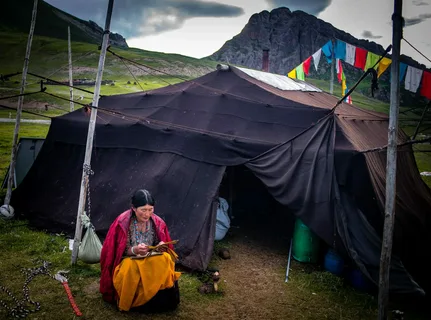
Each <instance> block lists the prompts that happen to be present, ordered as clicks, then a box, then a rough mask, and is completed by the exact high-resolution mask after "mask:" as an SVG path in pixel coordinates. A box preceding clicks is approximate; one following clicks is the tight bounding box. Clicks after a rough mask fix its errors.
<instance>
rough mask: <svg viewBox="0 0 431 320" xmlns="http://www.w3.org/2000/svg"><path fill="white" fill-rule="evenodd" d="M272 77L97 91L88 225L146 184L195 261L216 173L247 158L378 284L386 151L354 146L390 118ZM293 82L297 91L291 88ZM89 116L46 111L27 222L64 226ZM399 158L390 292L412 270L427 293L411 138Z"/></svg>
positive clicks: (373, 141)
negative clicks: (46, 129) (53, 114)
mask: <svg viewBox="0 0 431 320" xmlns="http://www.w3.org/2000/svg"><path fill="white" fill-rule="evenodd" d="M278 77H279V76H274V77H271V76H270V75H269V74H265V76H264V77H263V76H262V75H261V72H257V71H245V70H244V69H239V68H235V67H230V68H228V69H227V70H217V71H214V72H212V73H209V74H207V75H205V76H203V77H200V78H198V79H194V80H191V81H187V82H183V83H179V84H176V85H172V86H168V87H164V88H160V89H157V90H153V91H150V92H140V93H134V94H126V95H116V96H109V97H103V98H102V99H101V100H100V102H99V108H100V109H99V112H98V119H97V125H96V133H95V138H94V146H95V148H94V151H93V158H92V169H93V170H94V172H95V174H94V176H92V177H91V185H90V190H91V219H92V222H93V224H94V225H95V227H96V230H97V231H98V232H99V233H100V234H104V233H106V232H107V230H108V228H109V226H110V224H111V222H112V221H113V220H114V219H115V217H116V216H117V215H118V214H119V213H121V212H122V211H124V210H125V209H127V208H128V206H129V201H130V200H129V199H130V195H131V194H132V192H133V191H134V190H135V189H137V188H147V189H149V190H151V192H152V193H153V194H154V195H155V198H156V199H157V208H156V211H157V213H158V214H160V215H161V216H162V218H164V219H165V220H166V222H167V224H168V226H169V229H170V232H171V233H172V236H173V238H177V239H180V242H179V244H178V246H177V250H178V253H179V254H180V257H181V263H182V264H184V265H186V266H189V267H191V268H196V269H204V268H206V266H207V264H208V262H209V259H210V257H211V253H212V243H213V240H214V232H215V220H216V219H215V214H216V198H217V190H218V187H219V184H220V181H221V179H222V176H223V173H224V171H225V169H226V166H236V165H245V166H246V167H247V168H249V169H250V170H251V171H252V172H253V173H254V174H255V175H256V176H257V177H258V178H259V179H260V180H261V181H262V182H263V183H264V185H265V186H266V187H267V189H268V191H269V192H270V193H271V195H272V196H273V197H274V198H275V199H276V200H277V201H279V202H280V203H281V204H283V205H285V206H287V207H288V208H289V211H290V212H292V213H294V214H295V215H296V216H298V217H300V218H301V219H302V220H303V221H304V222H305V223H306V224H307V225H308V226H309V227H310V228H311V229H312V230H313V231H314V232H315V233H316V234H317V235H319V236H320V237H321V238H322V239H323V240H325V242H327V243H328V244H329V245H332V244H333V243H334V241H335V243H337V246H338V248H339V249H340V250H344V251H345V252H346V253H347V254H348V255H349V256H350V257H351V258H352V259H353V260H354V261H355V262H356V264H357V265H358V267H359V268H361V270H362V271H363V272H364V273H365V274H366V275H368V276H369V277H370V278H371V279H373V280H374V281H376V279H377V278H378V266H379V257H380V248H381V240H380V238H381V226H382V221H383V218H382V217H383V215H382V213H381V212H382V207H383V206H384V188H385V187H384V186H385V185H384V179H385V153H384V152H372V153H365V154H364V153H361V151H362V150H366V149H368V148H371V147H382V146H384V145H386V142H387V116H386V115H384V114H380V113H376V112H372V111H368V110H362V109H360V108H357V107H355V106H353V105H349V104H346V103H342V104H341V105H340V106H339V107H338V108H337V109H336V110H335V112H332V111H331V109H332V108H333V107H334V105H335V104H336V102H337V98H336V97H334V96H332V95H330V94H328V93H325V92H322V91H320V90H316V89H315V87H313V86H311V85H310V86H308V85H307V84H306V83H305V82H301V81H297V80H293V79H288V78H287V77H286V78H285V79H284V80H286V79H287V81H285V86H284V87H283V86H282V85H280V86H279V88H277V87H275V86H274V81H278V80H277V79H278ZM271 78H273V79H272V80H271ZM278 83H280V82H278ZM289 83H290V84H291V85H292V86H290V84H289ZM295 84H299V85H300V87H301V88H302V90H292V89H289V88H291V87H293V86H294V85H295ZM307 88H309V89H307ZM88 121H89V113H88V112H85V111H84V110H77V111H75V112H72V113H69V114H67V115H64V116H61V117H58V118H55V119H53V121H52V124H51V127H50V131H49V133H48V136H47V138H46V141H45V144H44V146H43V148H42V150H41V152H40V154H39V156H38V158H37V159H36V162H35V164H34V166H33V167H32V169H31V170H30V172H29V174H28V175H27V177H26V178H25V180H24V181H23V183H22V184H21V185H20V186H19V188H17V189H16V190H15V191H14V193H13V198H12V205H14V206H15V207H16V209H17V211H18V212H20V213H22V214H23V215H25V216H26V217H27V218H28V219H29V220H30V222H31V223H32V224H33V225H34V226H36V227H39V228H43V229H47V230H50V231H57V232H58V231H63V232H67V233H73V231H74V223H75V219H76V218H75V216H76V210H77V205H78V197H79V188H80V180H81V175H82V163H83V159H84V151H85V150H84V149H85V142H86V137H87V130H88ZM405 139H406V137H404V136H403V135H402V134H400V141H403V140H405ZM399 162H400V164H402V166H401V169H399V175H398V184H399V192H398V199H397V201H398V203H397V224H396V230H395V232H396V233H395V244H394V252H395V256H394V257H393V259H392V265H393V269H392V273H391V290H392V291H397V292H412V291H416V292H419V291H421V289H420V288H419V287H418V285H417V284H416V282H415V281H413V280H412V279H411V277H410V274H411V275H413V277H414V279H415V280H416V281H418V282H419V283H420V285H421V286H422V287H423V288H428V285H429V283H430V282H429V281H430V279H429V276H428V272H427V270H426V268H425V266H423V264H421V263H418V262H417V261H418V260H417V259H419V257H423V256H424V252H423V251H422V250H421V249H420V247H421V245H424V244H429V243H431V242H430V235H429V232H428V231H429V230H430V220H429V214H430V212H431V210H430V209H431V195H430V192H429V189H428V188H427V187H426V185H425V184H424V183H423V181H422V180H421V178H420V176H419V172H418V170H417V167H416V164H415V162H414V158H413V156H412V152H411V149H409V147H408V146H407V147H403V148H401V149H400V152H399ZM414 189H415V190H416V192H412V190H414ZM427 254H430V253H427ZM404 265H405V266H406V267H407V269H408V271H409V273H410V274H409V273H407V272H405V269H404Z"/></svg>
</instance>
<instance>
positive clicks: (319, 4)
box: [266, 0, 332, 16]
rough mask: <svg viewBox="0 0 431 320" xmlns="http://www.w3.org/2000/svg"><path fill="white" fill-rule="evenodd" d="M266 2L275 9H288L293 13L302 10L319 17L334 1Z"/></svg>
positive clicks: (271, 0)
mask: <svg viewBox="0 0 431 320" xmlns="http://www.w3.org/2000/svg"><path fill="white" fill-rule="evenodd" d="M266 2H268V4H269V5H270V6H271V7H273V8H279V7H287V8H289V9H290V10H291V11H295V10H302V11H304V12H307V13H309V14H313V15H316V16H317V15H318V14H319V13H320V12H322V11H323V10H325V9H326V8H327V7H328V6H329V5H330V4H331V2H332V0H266Z"/></svg>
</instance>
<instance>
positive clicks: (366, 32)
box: [361, 30, 383, 39]
mask: <svg viewBox="0 0 431 320" xmlns="http://www.w3.org/2000/svg"><path fill="white" fill-rule="evenodd" d="M361 36H362V37H364V38H367V39H380V38H383V37H382V36H376V35H374V34H373V33H372V32H371V31H369V30H364V31H363V32H362V34H361Z"/></svg>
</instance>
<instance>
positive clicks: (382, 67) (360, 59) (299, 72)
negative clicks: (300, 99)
mask: <svg viewBox="0 0 431 320" xmlns="http://www.w3.org/2000/svg"><path fill="white" fill-rule="evenodd" d="M322 52H323V54H324V55H325V56H326V59H327V61H328V63H329V64H331V63H332V54H334V57H335V66H336V69H337V79H338V82H339V83H341V87H342V93H343V95H345V94H346V93H347V90H348V89H347V84H346V76H345V74H344V71H343V66H342V63H341V61H345V62H346V63H348V64H350V65H351V66H354V67H356V68H359V69H362V70H364V71H367V70H368V69H370V68H373V67H374V68H375V70H376V71H377V77H378V78H379V77H380V76H381V75H382V74H383V73H384V72H385V71H386V70H387V69H388V68H389V66H390V65H391V63H392V60H391V59H390V58H386V57H383V58H382V59H381V60H380V58H381V56H379V55H378V54H375V53H373V52H370V51H368V50H366V49H362V48H360V47H356V46H354V45H351V44H349V43H346V42H344V41H341V40H338V39H337V40H336V42H335V44H334V43H333V42H332V41H328V42H327V43H325V45H324V46H323V47H322V48H320V49H319V50H317V51H316V52H315V53H314V54H312V55H311V56H310V57H308V58H307V59H305V60H304V61H303V62H302V63H301V64H300V65H299V66H297V67H296V68H294V69H293V70H291V71H290V72H289V73H288V74H287V76H288V77H289V78H293V79H299V80H303V81H304V80H305V76H308V75H309V74H310V68H311V60H313V62H314V68H315V69H316V71H318V68H319V64H320V60H321V57H322ZM379 60H380V61H379ZM377 62H378V63H377ZM391 76H392V75H390V77H391ZM404 79H405V80H404ZM403 80H404V87H405V89H406V90H409V91H411V92H415V93H416V92H418V90H419V88H420V94H421V95H422V96H424V97H426V98H428V99H430V100H431V72H428V71H423V70H421V69H418V68H414V67H412V66H409V65H407V64H405V63H403V62H400V73H399V81H400V82H403ZM351 101H352V99H351V98H350V97H347V98H346V102H349V103H351Z"/></svg>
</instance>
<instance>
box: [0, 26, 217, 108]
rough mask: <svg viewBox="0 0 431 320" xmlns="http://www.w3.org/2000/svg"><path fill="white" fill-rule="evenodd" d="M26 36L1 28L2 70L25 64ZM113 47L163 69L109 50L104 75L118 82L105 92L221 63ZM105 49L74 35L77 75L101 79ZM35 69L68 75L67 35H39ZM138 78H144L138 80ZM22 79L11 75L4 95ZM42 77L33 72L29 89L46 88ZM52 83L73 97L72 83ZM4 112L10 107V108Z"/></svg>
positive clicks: (1, 86) (186, 75) (150, 84)
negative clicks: (99, 71) (100, 65)
mask: <svg viewBox="0 0 431 320" xmlns="http://www.w3.org/2000/svg"><path fill="white" fill-rule="evenodd" d="M26 42H27V35H26V34H24V33H15V32H1V31H0V74H3V75H7V74H12V73H15V72H19V71H21V70H22V66H23V60H24V56H25V50H26ZM112 50H113V51H114V52H116V53H118V54H119V55H121V56H124V57H126V58H128V59H132V60H133V61H136V62H139V63H141V64H144V65H147V66H149V67H151V68H156V69H158V70H160V71H162V72H155V71H154V70H151V69H149V68H145V67H142V68H140V67H137V66H134V65H133V64H130V63H126V65H125V64H124V63H123V62H122V61H121V60H120V59H118V58H117V57H115V56H113V55H112V54H110V53H108V54H107V57H106V61H105V69H104V75H103V79H104V80H112V81H114V82H115V84H114V85H109V86H106V85H105V86H103V87H102V89H101V92H102V94H103V95H110V94H120V93H128V92H136V91H141V90H142V89H141V86H142V88H143V89H144V90H149V89H154V88H158V87H161V86H166V85H169V84H174V83H177V82H180V81H182V80H181V79H191V78H195V77H198V76H201V75H204V74H206V73H208V72H210V71H213V70H215V66H216V64H217V63H216V62H214V61H209V60H199V59H194V58H190V57H186V56H182V55H179V54H165V53H159V52H152V51H145V50H140V49H134V48H112ZM99 54H100V52H99V50H98V46H97V45H95V44H90V43H84V42H76V41H73V42H72V56H73V57H72V60H73V77H74V79H90V80H95V78H96V71H97V67H98V61H99ZM129 69H130V70H129ZM29 72H32V73H35V74H38V75H42V76H46V77H49V78H52V79H55V80H57V81H67V80H68V54H67V41H66V40H60V39H54V38H48V37H43V36H35V37H34V39H33V44H32V50H31V56H30V63H29ZM164 73H167V74H169V75H170V76H167V75H165V74H164ZM135 78H136V79H137V80H138V81H137V82H136V81H135ZM20 81H21V76H20V75H18V76H15V77H11V78H10V79H9V80H8V81H3V82H1V81H0V97H1V96H3V97H5V96H10V95H13V94H17V93H18V92H19V84H20ZM39 82H40V80H39V79H37V78H35V77H32V76H30V75H29V76H28V77H27V83H28V85H27V87H26V91H27V92H32V91H38V90H39V88H40V84H39ZM47 88H48V90H47V91H48V92H51V93H55V94H56V95H60V96H62V97H65V98H68V97H69V89H68V88H67V87H64V86H53V85H48V86H47ZM93 88H94V87H93V86H89V87H86V89H87V90H90V91H93ZM80 96H83V98H84V99H83V100H80V101H79V102H81V103H88V102H90V101H91V98H92V97H91V95H90V94H87V93H83V92H80V91H78V90H75V97H77V98H79V97H80ZM32 101H35V102H41V104H40V105H39V109H40V108H41V107H42V106H43V103H47V104H53V105H57V106H59V107H68V105H69V103H68V102H67V101H66V102H65V101H62V100H59V99H56V98H52V97H50V96H47V95H45V94H37V95H33V96H28V97H26V98H25V102H26V103H27V104H26V106H27V107H31V104H30V102H32ZM3 102H4V101H3ZM11 102H13V100H12V101H11ZM1 112H3V113H4V111H0V113H1ZM7 112H9V111H7ZM57 113H61V112H57Z"/></svg>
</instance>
